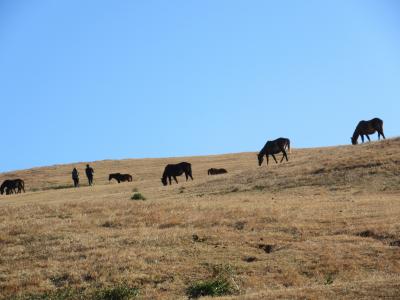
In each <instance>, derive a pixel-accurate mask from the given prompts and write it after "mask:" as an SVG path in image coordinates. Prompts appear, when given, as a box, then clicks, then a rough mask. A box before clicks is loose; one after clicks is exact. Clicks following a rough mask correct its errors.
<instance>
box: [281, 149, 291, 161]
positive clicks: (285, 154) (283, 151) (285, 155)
mask: <svg viewBox="0 0 400 300" xmlns="http://www.w3.org/2000/svg"><path fill="white" fill-rule="evenodd" d="M282 153H283V155H282V159H281V162H282V161H283V159H284V158H286V161H289V160H288V157H287V153H286V151H285V149H283V150H282Z"/></svg>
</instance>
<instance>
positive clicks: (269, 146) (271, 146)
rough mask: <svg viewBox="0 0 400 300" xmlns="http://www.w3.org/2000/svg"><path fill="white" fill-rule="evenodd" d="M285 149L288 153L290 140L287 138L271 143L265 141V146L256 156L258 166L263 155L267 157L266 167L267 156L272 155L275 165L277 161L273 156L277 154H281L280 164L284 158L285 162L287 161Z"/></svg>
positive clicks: (261, 161)
mask: <svg viewBox="0 0 400 300" xmlns="http://www.w3.org/2000/svg"><path fill="white" fill-rule="evenodd" d="M286 149H288V151H289V153H290V140H289V139H287V138H278V139H276V140H273V141H267V143H266V144H265V146H264V147H263V148H262V149H261V151H260V153H258V154H257V157H258V165H259V166H261V164H262V163H263V160H264V155H265V156H266V157H267V165H268V156H269V155H272V157H273V159H274V160H275V162H276V163H278V161H277V160H276V158H275V154H278V153H281V152H282V153H283V156H282V159H281V162H282V161H283V159H284V158H286V161H289V160H288V157H287V153H286Z"/></svg>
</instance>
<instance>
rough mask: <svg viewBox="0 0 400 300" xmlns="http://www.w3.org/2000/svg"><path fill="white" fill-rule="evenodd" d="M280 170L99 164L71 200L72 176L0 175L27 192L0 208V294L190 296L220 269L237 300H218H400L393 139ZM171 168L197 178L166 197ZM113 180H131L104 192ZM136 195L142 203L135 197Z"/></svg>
mask: <svg viewBox="0 0 400 300" xmlns="http://www.w3.org/2000/svg"><path fill="white" fill-rule="evenodd" d="M289 159H290V161H289V162H288V163H286V162H285V163H282V164H277V165H276V164H275V163H272V164H271V163H270V165H268V167H267V166H265V165H263V166H262V167H258V166H257V159H256V156H255V153H240V154H229V155H219V156H207V157H189V158H179V159H178V158H176V159H140V160H122V161H99V162H94V163H92V166H93V167H94V169H95V172H96V173H95V185H94V186H93V187H81V188H79V189H73V188H65V189H57V188H60V187H64V186H68V185H71V184H72V181H71V179H70V172H71V170H72V168H73V165H59V166H53V167H45V168H36V169H31V170H24V171H18V172H14V173H13V174H1V175H0V180H3V179H5V178H12V177H21V178H23V179H24V180H25V182H26V189H27V191H28V192H27V193H25V194H19V195H11V196H1V197H0V295H1V296H2V297H4V298H5V299H7V298H10V297H11V296H13V295H24V294H27V293H36V294H40V293H43V292H44V291H49V290H54V289H60V288H61V289H62V288H65V287H69V288H72V289H79V288H83V289H87V290H94V289H97V288H100V287H105V286H110V285H113V284H118V283H121V282H124V283H126V284H128V285H129V286H136V287H138V288H139V290H140V296H139V298H141V299H187V296H186V294H185V291H186V288H187V287H188V286H189V285H190V284H191V283H193V282H196V281H198V280H203V279H207V278H210V277H212V276H213V275H215V270H216V269H217V270H218V269H224V268H228V269H229V270H230V273H229V275H228V276H229V281H230V283H231V284H232V287H233V294H232V295H230V296H227V297H226V298H221V299H277V298H279V299H290V298H292V299H326V298H331V299H337V298H341V299H343V298H345V299H346V298H347V299H355V298H363V299H376V298H385V297H386V298H388V299H391V298H393V299H399V298H400V281H399V279H400V278H399V274H400V247H399V246H400V242H398V241H399V240H400V219H399V216H400V197H399V196H400V139H399V138H397V139H392V140H386V141H381V142H374V143H368V144H364V145H359V146H341V147H329V148H316V149H294V150H293V151H292V153H291V154H290V156H289ZM179 161H189V162H191V163H192V168H193V176H194V179H195V180H194V181H193V182H192V181H189V182H184V177H180V178H178V180H180V183H179V185H176V184H174V185H172V186H167V187H164V186H162V185H161V182H160V175H161V173H162V171H163V168H164V166H165V164H167V163H172V162H179ZM75 166H77V167H78V168H79V169H80V173H81V181H82V182H84V178H82V177H83V174H84V171H83V168H84V164H83V163H81V164H75ZM210 167H217V168H219V167H223V168H226V169H227V170H228V171H229V173H228V174H226V175H217V176H207V169H208V168H210ZM113 172H121V173H131V174H132V175H133V182H132V183H123V184H117V183H115V182H111V183H109V182H108V173H113ZM134 188H135V189H136V190H137V191H138V192H140V193H141V194H143V195H144V196H145V197H146V200H144V201H143V200H131V196H132V194H133V189H134ZM194 235H195V236H194ZM268 252H269V253H268ZM0 298H1V297H0Z"/></svg>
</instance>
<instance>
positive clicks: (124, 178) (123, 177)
mask: <svg viewBox="0 0 400 300" xmlns="http://www.w3.org/2000/svg"><path fill="white" fill-rule="evenodd" d="M111 179H115V180H116V181H118V183H120V182H121V181H122V182H124V181H128V182H131V181H132V176H131V175H130V174H121V173H112V174H110V175H109V176H108V181H110V180H111Z"/></svg>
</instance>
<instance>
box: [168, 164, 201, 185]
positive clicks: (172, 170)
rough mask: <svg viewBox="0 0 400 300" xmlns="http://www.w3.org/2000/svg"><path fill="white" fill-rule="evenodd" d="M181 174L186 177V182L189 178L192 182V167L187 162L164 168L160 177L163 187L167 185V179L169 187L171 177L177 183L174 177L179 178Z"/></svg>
mask: <svg viewBox="0 0 400 300" xmlns="http://www.w3.org/2000/svg"><path fill="white" fill-rule="evenodd" d="M183 173H185V176H186V181H187V180H188V178H189V177H190V178H191V179H192V180H193V176H192V165H191V164H190V163H187V162H181V163H179V164H169V165H167V166H166V167H165V169H164V173H163V175H162V177H161V182H162V184H163V185H167V184H168V182H167V178H168V180H169V184H170V185H171V184H172V183H171V177H173V178H174V180H175V181H176V183H178V180H177V179H176V176H181V175H182V174H183Z"/></svg>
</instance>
